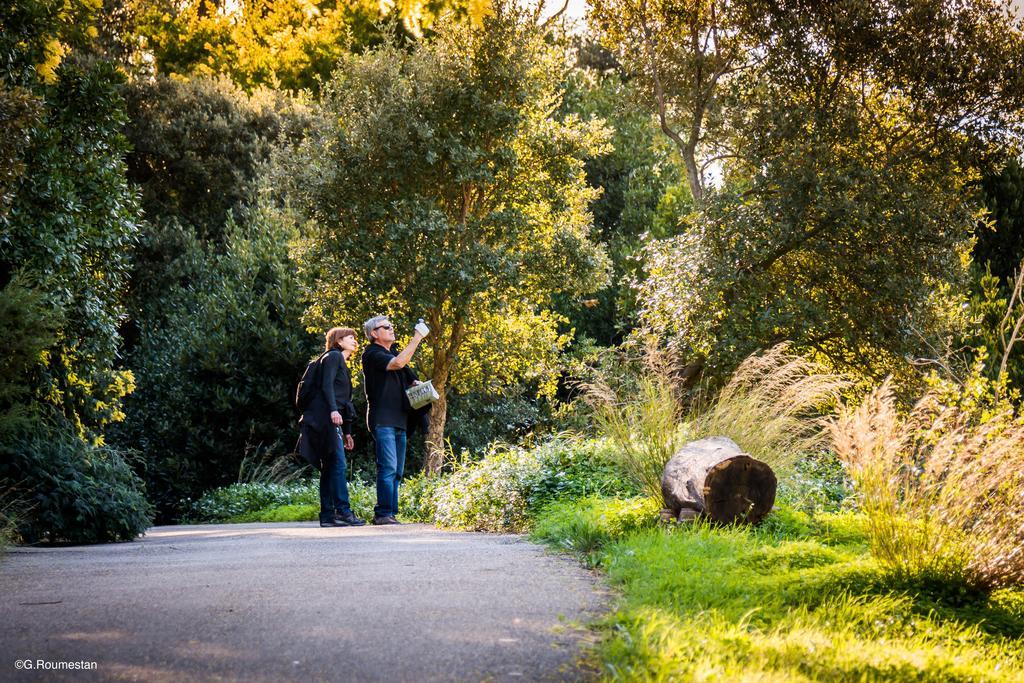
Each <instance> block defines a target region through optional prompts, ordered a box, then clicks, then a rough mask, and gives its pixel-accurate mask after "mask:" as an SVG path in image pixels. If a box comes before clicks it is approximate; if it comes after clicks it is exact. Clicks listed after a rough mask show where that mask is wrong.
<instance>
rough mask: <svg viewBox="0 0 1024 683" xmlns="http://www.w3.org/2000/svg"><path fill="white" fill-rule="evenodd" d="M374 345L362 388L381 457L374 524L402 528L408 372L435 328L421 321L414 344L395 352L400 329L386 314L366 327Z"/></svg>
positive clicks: (365, 363) (366, 354) (365, 360)
mask: <svg viewBox="0 0 1024 683" xmlns="http://www.w3.org/2000/svg"><path fill="white" fill-rule="evenodd" d="M363 331H364V332H366V337H367V339H369V340H370V344H369V345H367V347H366V349H365V350H364V351H363V357H362V360H363V380H364V381H363V385H364V387H365V388H366V402H367V412H366V424H367V427H369V429H370V433H371V434H372V435H373V441H374V445H375V450H376V455H377V505H376V506H375V507H374V509H373V523H374V524H398V523H399V522H398V520H397V519H395V515H396V514H397V513H398V484H399V482H401V480H402V475H403V474H404V471H405V446H406V425H407V424H408V420H409V401H408V398H407V397H406V395H405V389H406V386H405V374H404V373H403V372H402V370H403V368H405V366H406V365H408V363H409V361H410V360H412V356H413V354H414V353H416V348H417V347H418V346H419V344H420V340H422V339H423V338H424V337H425V336H427V334H429V333H430V330H429V329H428V328H427V326H426V325H424V324H423V323H420V324H419V325H417V326H416V332H415V334H413V336H412V341H410V342H409V346H407V347H406V348H405V350H404V351H402V352H401V353H395V352H394V351H392V350H391V346H392V344H394V343H395V329H394V327H393V326H392V325H391V321H389V320H388V319H387V317H386V316H376V317H373V318H370V319H369V320H367V321H366V322H365V323H364V324H363Z"/></svg>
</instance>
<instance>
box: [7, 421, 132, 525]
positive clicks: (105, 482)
mask: <svg viewBox="0 0 1024 683" xmlns="http://www.w3.org/2000/svg"><path fill="white" fill-rule="evenodd" d="M0 487H2V490H5V491H9V492H10V495H11V496H16V497H17V498H18V499H19V500H20V501H22V502H23V510H24V512H23V513H22V514H19V515H18V516H17V519H16V526H17V533H18V535H19V536H20V537H21V539H22V540H23V541H25V542H27V543H35V542H39V541H51V542H54V541H67V542H72V543H99V542H104V541H125V540H131V539H133V538H135V537H136V536H138V535H139V534H140V533H142V532H144V531H145V530H146V528H147V527H148V526H149V525H150V523H151V515H152V508H151V506H150V504H149V502H147V500H146V497H145V495H144V488H143V485H142V482H141V481H140V480H139V478H138V477H137V476H136V475H135V473H134V472H133V471H132V468H131V467H130V466H129V465H128V463H127V462H125V459H124V456H123V455H122V453H120V452H118V451H117V450H115V449H113V448H108V447H98V446H93V445H90V444H89V443H87V442H85V441H84V440H82V439H81V438H79V437H77V436H75V434H74V431H73V429H71V427H70V426H69V425H67V424H65V423H62V422H61V421H59V420H54V421H52V422H47V421H43V420H41V419H40V420H37V421H36V422H35V424H34V425H32V426H29V427H18V428H16V429H14V430H12V431H11V432H9V433H7V434H5V435H4V436H3V442H2V443H0Z"/></svg>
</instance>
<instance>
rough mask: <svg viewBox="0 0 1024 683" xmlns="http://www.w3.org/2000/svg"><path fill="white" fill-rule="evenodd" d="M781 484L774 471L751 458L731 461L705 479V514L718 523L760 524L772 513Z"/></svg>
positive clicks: (726, 461)
mask: <svg viewBox="0 0 1024 683" xmlns="http://www.w3.org/2000/svg"><path fill="white" fill-rule="evenodd" d="M777 485H778V482H777V481H776V478H775V473H774V472H772V468H771V467H769V466H768V465H766V464H765V463H763V462H761V461H760V460H755V459H753V458H751V457H750V456H748V455H737V456H733V457H731V458H727V459H725V460H722V461H721V462H719V463H717V464H716V465H715V466H714V467H712V468H711V469H710V470H709V471H708V474H707V477H706V478H705V479H704V490H703V494H704V502H705V506H706V507H705V513H706V514H707V515H708V516H709V517H711V518H712V519H714V520H715V521H717V522H721V523H724V524H733V523H736V522H741V523H747V524H756V523H758V522H760V521H761V520H762V519H764V518H765V516H766V515H767V514H768V513H769V512H771V509H772V506H773V505H774V504H775V489H776V487H777Z"/></svg>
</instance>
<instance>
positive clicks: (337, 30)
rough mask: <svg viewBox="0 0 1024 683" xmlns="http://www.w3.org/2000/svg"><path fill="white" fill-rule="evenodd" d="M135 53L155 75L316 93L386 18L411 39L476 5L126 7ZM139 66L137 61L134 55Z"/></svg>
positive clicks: (154, 3) (306, 1)
mask: <svg viewBox="0 0 1024 683" xmlns="http://www.w3.org/2000/svg"><path fill="white" fill-rule="evenodd" d="M129 4H130V5H131V6H132V16H133V17H134V31H135V32H136V33H137V34H138V36H139V38H140V39H141V41H142V48H141V51H140V54H146V55H148V56H149V57H150V58H151V64H152V68H154V69H155V70H156V72H157V73H161V74H167V75H178V76H187V77H191V76H195V75H212V74H224V75H227V76H229V77H230V78H231V79H232V80H233V81H234V82H235V83H237V84H239V85H240V86H242V87H243V88H245V89H246V90H250V91H251V90H253V89H254V88H256V87H257V86H259V85H264V86H270V87H275V88H283V89H285V90H292V91H295V90H300V89H309V90H315V89H317V88H319V84H320V82H321V81H323V80H326V79H327V78H328V77H329V76H330V74H331V71H333V70H334V67H335V64H336V63H337V62H338V60H339V59H342V58H343V57H344V56H345V55H346V54H347V53H348V52H349V51H357V52H358V51H361V50H364V49H366V48H368V47H370V46H373V45H377V44H379V43H380V42H381V41H382V40H383V39H384V38H385V36H386V31H385V30H384V29H383V28H382V26H383V23H384V22H385V21H387V20H388V19H398V20H401V24H400V25H401V27H402V31H403V34H404V35H405V36H407V37H418V36H420V35H422V32H423V30H424V29H427V28H429V27H430V26H431V24H433V22H434V21H435V20H436V19H437V17H438V16H439V15H440V14H442V13H443V12H447V11H451V12H455V13H457V14H458V15H460V16H463V15H466V14H468V15H469V16H471V17H475V18H476V19H477V20H479V19H481V18H482V16H483V13H484V12H485V11H486V5H487V3H486V2H481V1H480V0H426V1H423V0H391V1H390V2H380V1H379V0H348V1H346V2H337V1H336V0H273V1H271V0H241V1H240V2H225V1H223V0H198V1H197V2H190V3H181V2H175V1H174V0H134V2H129ZM136 60H137V61H139V56H138V55H137V56H136Z"/></svg>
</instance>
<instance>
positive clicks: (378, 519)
mask: <svg viewBox="0 0 1024 683" xmlns="http://www.w3.org/2000/svg"><path fill="white" fill-rule="evenodd" d="M373 523H374V524H376V525H377V526H381V525H383V524H401V522H399V521H398V520H397V519H395V518H394V517H390V516H389V517H374V518H373Z"/></svg>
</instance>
